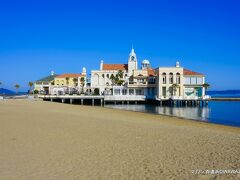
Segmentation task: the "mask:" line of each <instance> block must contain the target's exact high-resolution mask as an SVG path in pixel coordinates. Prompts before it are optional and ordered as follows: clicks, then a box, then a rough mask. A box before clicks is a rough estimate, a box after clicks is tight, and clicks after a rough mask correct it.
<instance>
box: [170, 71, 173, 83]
mask: <svg viewBox="0 0 240 180" xmlns="http://www.w3.org/2000/svg"><path fill="white" fill-rule="evenodd" d="M169 84H173V73H169Z"/></svg>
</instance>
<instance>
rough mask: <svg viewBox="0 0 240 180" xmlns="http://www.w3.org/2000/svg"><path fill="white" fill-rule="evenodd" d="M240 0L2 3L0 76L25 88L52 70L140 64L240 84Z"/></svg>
mask: <svg viewBox="0 0 240 180" xmlns="http://www.w3.org/2000/svg"><path fill="white" fill-rule="evenodd" d="M239 9H240V3H239V1H238V0H235V1H234V0H222V1H214V0H201V1H200V0H199V1H198V0H195V1H190V0H189V1H184V0H183V1H179V0H169V1H167V0H158V1H157V0H148V1H127V0H121V1H120V0H119V1H116V0H115V1H113V0H112V1H110V0H101V1H97V0H88V1H87V0H86V1H80V0H79V1H71V0H68V1H61V0H58V1H50V0H48V1H45V0H36V1H25V0H22V1H13V0H9V1H4V0H0V81H1V82H3V87H5V88H9V89H14V87H13V86H14V85H15V84H16V83H19V84H20V85H21V90H26V89H27V88H28V87H27V83H28V82H29V81H34V80H37V79H39V78H41V77H44V76H46V75H49V74H50V71H51V70H54V71H55V72H56V73H58V74H60V73H65V72H66V73H69V72H73V73H78V72H81V69H82V67H83V66H85V67H86V68H87V70H88V73H90V70H91V69H98V68H99V62H100V60H101V59H104V61H105V62H106V63H127V58H128V54H129V52H130V50H131V46H132V44H133V45H134V49H135V51H136V53H137V57H138V60H139V62H141V61H142V60H143V59H145V58H146V59H149V60H150V62H151V64H152V67H157V66H172V65H174V64H175V62H176V60H179V61H180V63H181V65H182V66H183V67H185V68H188V69H191V70H194V71H198V72H202V73H204V74H206V75H207V82H209V83H210V84H211V89H214V90H222V89H240V80H239V67H240V44H239V42H240V33H239V32H240V21H239V18H240V11H239Z"/></svg>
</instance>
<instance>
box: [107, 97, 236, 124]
mask: <svg viewBox="0 0 240 180" xmlns="http://www.w3.org/2000/svg"><path fill="white" fill-rule="evenodd" d="M105 107H110V108H116V109H124V110H131V111H139V112H146V113H154V114H163V115H170V116H177V117H181V118H187V119H192V120H197V121H204V122H208V123H216V124H223V125H230V126H237V127H240V101H210V102H209V104H208V106H205V107H198V106H195V107H189V106H182V107H176V106H174V107H170V106H158V105H149V104H144V105H142V104H141V105H140V104H139V105H135V104H134V105H133V104H129V105H126V104H124V105H112V104H111V105H109V104H107V105H105Z"/></svg>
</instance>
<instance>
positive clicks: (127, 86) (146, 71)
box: [91, 49, 156, 98]
mask: <svg viewBox="0 0 240 180" xmlns="http://www.w3.org/2000/svg"><path fill="white" fill-rule="evenodd" d="M141 66H142V68H141V69H138V61H137V56H136V53H135V52H134V49H132V50H131V52H130V54H129V57H128V63H127V64H104V62H103V61H101V63H100V69H99V70H93V71H92V73H91V88H93V89H99V91H100V94H105V95H114V96H134V95H135V96H136V95H138V96H148V97H149V98H150V97H151V98H153V97H155V93H156V80H155V79H156V74H155V71H154V70H153V69H152V68H151V67H150V62H149V61H148V60H143V61H142V64H141ZM119 72H121V74H122V76H121V77H120V80H121V81H123V84H122V85H121V86H119V85H117V84H116V83H114V81H113V77H116V76H117V75H119Z"/></svg>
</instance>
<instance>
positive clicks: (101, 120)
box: [0, 100, 240, 180]
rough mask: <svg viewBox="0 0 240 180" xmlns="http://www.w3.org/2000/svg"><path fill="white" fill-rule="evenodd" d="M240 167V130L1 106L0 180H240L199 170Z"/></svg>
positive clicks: (30, 104) (87, 110)
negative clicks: (206, 173) (199, 171)
mask: <svg viewBox="0 0 240 180" xmlns="http://www.w3.org/2000/svg"><path fill="white" fill-rule="evenodd" d="M236 169H238V170H240V128H234V127H227V126H221V125H214V124H207V123H201V122H194V121H190V120H184V119H178V118H176V117H167V116H161V115H151V114H144V113H137V112H130V111H122V110H116V109H107V108H102V107H92V106H80V105H69V104H61V103H51V102H43V101H30V100H6V101H5V100H4V101H0V179H4V180H5V179H8V180H9V179H24V180H25V179H104V180H105V179H239V178H240V174H231V173H228V174H222V175H218V174H208V175H205V174H204V173H199V174H198V171H197V170H203V171H205V170H236ZM192 171H194V172H192Z"/></svg>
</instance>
